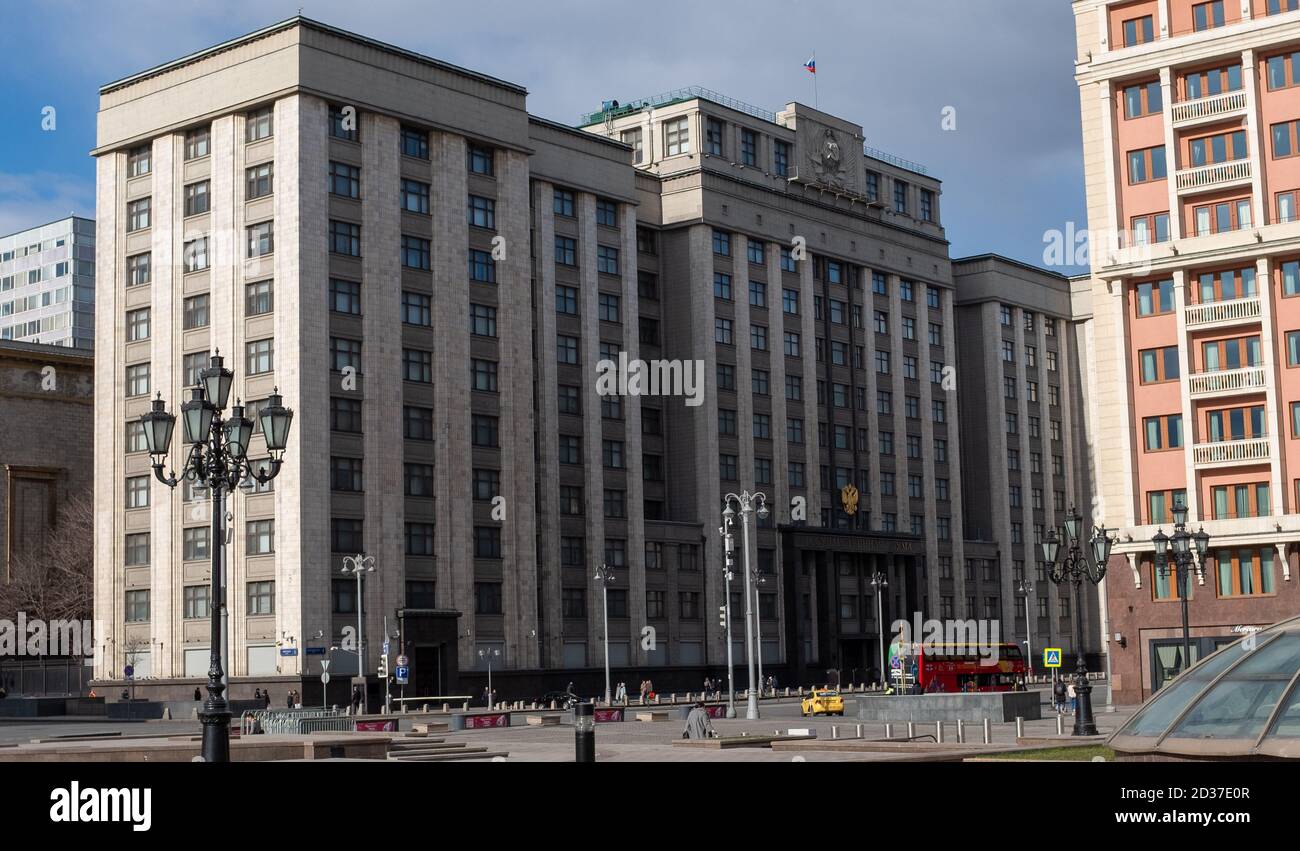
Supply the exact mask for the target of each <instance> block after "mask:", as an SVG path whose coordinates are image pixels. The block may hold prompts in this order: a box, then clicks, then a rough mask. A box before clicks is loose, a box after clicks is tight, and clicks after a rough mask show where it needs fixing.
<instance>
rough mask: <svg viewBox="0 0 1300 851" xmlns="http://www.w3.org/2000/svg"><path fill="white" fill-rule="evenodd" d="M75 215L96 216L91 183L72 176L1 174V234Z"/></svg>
mask: <svg viewBox="0 0 1300 851" xmlns="http://www.w3.org/2000/svg"><path fill="white" fill-rule="evenodd" d="M74 213H75V214H76V215H78V216H85V217H87V218H94V217H95V186H94V184H93V182H91V181H89V180H85V179H82V178H79V177H77V176H75V175H71V174H55V173H51V172H36V173H34V174H10V173H7V172H0V234H10V233H15V232H17V231H21V230H26V229H27V228H30V227H36V226H37V225H43V224H46V223H47V222H52V221H55V220H57V219H62V218H66V217H67V216H69V215H72V214H74Z"/></svg>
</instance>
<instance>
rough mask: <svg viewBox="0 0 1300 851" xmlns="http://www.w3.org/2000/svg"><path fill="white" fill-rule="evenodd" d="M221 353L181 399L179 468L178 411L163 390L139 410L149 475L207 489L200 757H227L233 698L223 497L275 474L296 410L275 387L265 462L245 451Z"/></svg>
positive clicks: (245, 428)
mask: <svg viewBox="0 0 1300 851" xmlns="http://www.w3.org/2000/svg"><path fill="white" fill-rule="evenodd" d="M222 364H223V361H222V358H221V355H220V354H216V355H213V356H212V358H211V359H210V360H209V365H208V367H207V368H206V369H204V370H202V371H201V372H200V373H199V381H198V384H197V385H196V386H195V387H194V388H193V389H192V391H191V393H190V399H189V401H187V402H185V403H184V404H183V405H181V422H182V425H183V427H184V440H185V443H186V444H187V445H188V446H189V450H188V452H187V453H186V456H185V462H184V464H183V465H182V466H181V470H180V475H179V476H177V474H176V472H175V471H172V472H171V473H166V474H164V472H163V468H164V467H165V466H166V463H167V455H168V453H169V452H170V451H171V442H172V432H173V430H174V429H175V427H176V416H175V415H174V414H170V413H168V412H167V406H166V403H165V402H164V401H163V398H162V393H159V394H158V396H157V398H156V399H154V400H153V406H152V408H151V410H149V411H148V412H147V413H145V414H144V415H142V416H141V417H140V424H141V426H143V427H144V438H145V444H146V447H147V448H148V450H149V456H150V458H151V461H152V466H153V473H154V477H155V478H157V479H158V481H160V482H162V483H163V484H164V485H166V486H167V487H169V488H175V487H176V486H177V485H178V484H180V483H181V482H182V481H188V482H191V483H192V484H193V485H194V486H195V487H196V488H197V487H199V486H203V487H204V488H205V489H207V490H209V491H211V496H212V546H211V551H212V600H213V603H214V604H213V606H212V607H211V620H212V634H211V646H210V648H209V653H208V657H209V662H208V684H207V689H208V698H207V700H205V701H204V703H203V711H202V712H201V713H199V720H200V721H201V722H202V724H203V749H202V754H203V761H204V762H229V761H230V705H229V704H228V703H227V701H226V698H225V697H224V695H223V693H224V692H225V688H226V687H225V685H223V684H222V682H221V680H222V678H223V676H224V672H223V671H222V667H221V589H222V586H223V584H224V583H223V581H222V575H221V571H222V557H223V553H224V549H225V548H224V547H223V546H222V541H223V540H225V535H224V534H223V533H224V524H225V513H226V510H225V497H226V494H227V493H231V492H233V491H234V490H235V488H237V487H239V484H240V482H241V481H244V480H246V479H251V480H255V481H257V482H259V483H261V484H266V483H267V482H269V481H271V480H272V479H274V478H275V477H276V476H277V475H279V474H280V467H281V464H282V462H283V458H284V450H285V447H286V445H287V444H288V440H289V426H290V425H291V424H292V422H293V411H291V410H289V409H287V408H285V407H284V405H283V400H282V399H281V398H280V394H279V392H278V390H277V392H275V393H273V394H272V395H271V396H270V397H269V398H268V399H267V404H266V406H265V407H264V408H263V409H262V411H261V414H260V415H259V416H260V419H261V423H262V433H263V434H264V435H265V436H266V450H267V453H268V454H269V455H270V463H269V465H268V464H265V463H262V462H252V461H249V459H248V444H249V441H250V439H251V438H252V433H253V423H252V421H251V420H249V419H248V418H246V417H245V416H244V406H243V405H242V404H241V403H240V402H239V401H238V400H236V402H235V405H234V407H233V408H231V410H230V416H229V418H223V416H222V412H223V411H225V409H226V403H227V402H228V401H229V399H230V389H231V386H232V385H233V384H234V379H235V374H234V373H233V372H231V371H230V370H228V369H226V368H225V367H224V366H223V365H222Z"/></svg>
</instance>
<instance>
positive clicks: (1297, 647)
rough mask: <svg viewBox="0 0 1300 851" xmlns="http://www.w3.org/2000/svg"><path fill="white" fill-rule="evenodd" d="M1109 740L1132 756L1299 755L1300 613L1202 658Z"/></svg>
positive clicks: (1204, 757) (1211, 757) (1108, 741)
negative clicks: (1298, 615)
mask: <svg viewBox="0 0 1300 851" xmlns="http://www.w3.org/2000/svg"><path fill="white" fill-rule="evenodd" d="M1107 744H1109V745H1110V746H1111V747H1112V748H1114V749H1115V750H1116V751H1119V752H1120V753H1122V754H1124V755H1128V756H1138V755H1147V756H1148V757H1154V758H1160V757H1166V758H1173V759H1215V758H1219V759H1300V617H1295V618H1291V619H1289V620H1285V621H1282V622H1280V623H1277V624H1274V625H1273V626H1270V627H1267V628H1265V629H1263V630H1260V631H1259V632H1257V633H1254V634H1252V635H1248V636H1246V637H1244V638H1242V639H1241V640H1240V641H1237V642H1234V643H1233V644H1230V645H1228V646H1227V647H1224V648H1222V649H1220V650H1219V651H1218V652H1216V653H1214V654H1213V655H1210V656H1207V657H1206V658H1205V659H1202V660H1201V661H1200V662H1198V663H1197V664H1196V665H1194V666H1192V667H1191V668H1189V669H1188V670H1187V671H1186V672H1185V673H1184V674H1182V676H1180V677H1178V678H1177V679H1176V680H1174V681H1173V682H1172V683H1170V684H1169V685H1167V686H1165V687H1164V688H1163V689H1161V690H1160V691H1159V692H1157V693H1156V694H1155V695H1154V696H1153V697H1151V698H1150V699H1149V700H1148V701H1147V702H1146V705H1144V706H1143V707H1142V708H1141V709H1140V710H1138V712H1137V714H1136V715H1134V716H1133V717H1132V718H1130V719H1129V721H1128V723H1126V724H1125V725H1124V726H1123V727H1121V728H1120V729H1119V730H1117V731H1116V732H1115V733H1114V734H1112V735H1111V737H1110V739H1109V740H1107Z"/></svg>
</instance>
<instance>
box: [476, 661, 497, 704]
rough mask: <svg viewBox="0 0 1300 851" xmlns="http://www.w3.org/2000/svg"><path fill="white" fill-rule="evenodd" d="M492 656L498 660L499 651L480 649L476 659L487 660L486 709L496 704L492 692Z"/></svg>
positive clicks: (494, 694) (494, 695)
mask: <svg viewBox="0 0 1300 851" xmlns="http://www.w3.org/2000/svg"><path fill="white" fill-rule="evenodd" d="M493 656H495V657H497V658H500V656H501V651H500V650H498V649H496V648H495V647H493V648H491V649H480V650H479V651H478V657H479V658H480V659H486V660H487V668H488V686H487V700H486V701H484V702H485V703H487V708H488V709H491V708H492V707H493V706H494V705H495V704H496V693H495V692H493V691H492V657H493Z"/></svg>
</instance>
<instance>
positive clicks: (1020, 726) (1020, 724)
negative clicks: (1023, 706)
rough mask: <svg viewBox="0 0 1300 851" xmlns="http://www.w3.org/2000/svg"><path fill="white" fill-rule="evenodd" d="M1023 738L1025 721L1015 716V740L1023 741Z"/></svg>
mask: <svg viewBox="0 0 1300 851" xmlns="http://www.w3.org/2000/svg"><path fill="white" fill-rule="evenodd" d="M1024 737H1025V719H1024V718H1022V717H1021V716H1019V715H1017V716H1016V739H1017V740H1019V739H1023V738H1024Z"/></svg>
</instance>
